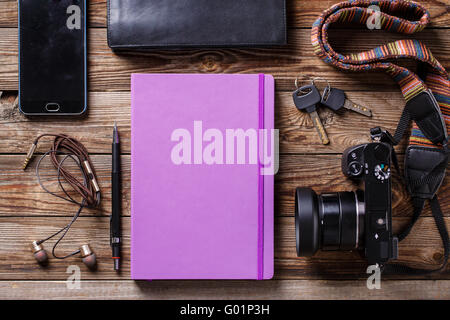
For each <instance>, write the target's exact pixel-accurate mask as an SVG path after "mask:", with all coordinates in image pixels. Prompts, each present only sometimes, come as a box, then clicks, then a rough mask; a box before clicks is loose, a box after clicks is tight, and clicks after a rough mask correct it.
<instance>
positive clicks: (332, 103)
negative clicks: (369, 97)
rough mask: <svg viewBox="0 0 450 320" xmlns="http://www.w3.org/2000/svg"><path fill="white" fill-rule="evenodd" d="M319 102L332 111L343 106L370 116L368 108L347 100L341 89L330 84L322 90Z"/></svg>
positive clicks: (370, 112)
mask: <svg viewBox="0 0 450 320" xmlns="http://www.w3.org/2000/svg"><path fill="white" fill-rule="evenodd" d="M320 103H321V104H323V105H324V106H325V107H327V108H330V109H331V110H333V111H338V110H340V109H341V108H344V109H347V110H351V111H355V112H357V113H359V114H362V115H363V116H366V117H371V116H372V111H371V110H370V109H369V108H366V107H364V106H361V105H359V104H356V103H354V102H352V101H350V100H348V99H347V97H346V96H345V92H344V91H343V90H340V89H336V88H331V87H330V86H328V87H326V88H325V90H324V91H323V94H322V100H321V101H320Z"/></svg>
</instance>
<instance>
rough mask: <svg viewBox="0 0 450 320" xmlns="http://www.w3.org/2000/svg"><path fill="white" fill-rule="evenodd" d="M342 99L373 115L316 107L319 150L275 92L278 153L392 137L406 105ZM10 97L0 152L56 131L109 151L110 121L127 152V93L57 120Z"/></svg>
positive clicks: (102, 95) (2, 116) (287, 98)
mask: <svg viewBox="0 0 450 320" xmlns="http://www.w3.org/2000/svg"><path fill="white" fill-rule="evenodd" d="M321 86H322V85H321ZM394 90H395V88H394ZM347 95H348V98H349V99H351V100H353V101H355V102H358V103H360V104H363V105H366V106H368V107H370V108H372V110H373V113H374V115H373V117H372V118H367V117H364V116H361V115H359V114H357V113H355V112H345V111H344V112H340V113H334V112H332V111H330V110H328V109H324V108H322V109H320V110H319V113H320V117H321V119H322V122H323V123H324V126H325V128H326V130H327V132H328V135H329V138H330V141H331V143H330V145H327V146H324V145H322V144H321V143H320V140H319V137H318V135H317V133H316V131H315V129H314V127H313V125H312V122H311V119H310V118H309V116H308V115H307V114H306V113H303V112H300V111H298V110H297V109H296V108H295V106H294V104H293V101H292V94H291V92H280V91H279V92H277V94H276V107H275V113H276V114H275V121H276V128H277V129H279V130H280V152H281V153H283V154H284V153H301V154H311V153H320V154H329V153H342V152H343V151H344V150H345V149H346V148H348V147H351V146H355V145H357V144H361V143H367V142H369V141H370V137H369V131H370V129H371V128H373V127H376V126H382V127H383V128H386V129H388V130H390V131H391V132H392V133H394V131H395V129H396V127H397V122H398V120H399V119H400V115H401V113H402V110H403V107H404V105H405V101H404V99H403V97H402V96H401V93H400V91H394V92H384V93H383V94H382V95H380V93H377V92H359V91H357V92H354V91H347ZM15 98H16V95H15V94H12V95H7V94H4V99H0V150H1V152H2V153H24V154H26V153H27V152H28V149H29V148H30V145H31V142H32V141H33V139H34V138H35V137H36V136H37V135H38V134H40V133H45V132H53V133H59V132H61V133H65V134H68V135H71V136H73V137H76V138H78V139H80V140H81V141H82V142H83V143H84V144H85V145H86V147H87V148H88V150H89V151H90V152H92V153H110V152H111V135H112V125H113V123H114V121H117V124H118V126H119V127H120V132H121V139H122V152H124V153H130V151H131V145H130V132H131V122H130V94H129V92H92V93H91V94H90V95H89V105H90V108H89V116H88V117H85V118H73V119H72V118H70V119H69V118H67V117H66V118H58V119H57V121H54V120H55V119H53V118H43V119H38V118H27V117H25V116H23V115H22V114H20V112H19V110H18V107H17V105H16V104H15V103H14V101H15ZM188 129H189V128H188ZM48 142H49V141H48V140H47V141H42V144H41V145H40V147H39V150H41V151H44V150H46V149H47V148H48V146H49V144H48ZM169 142H170V141H169V138H168V143H169ZM405 142H406V140H405ZM404 148H405V144H401V145H400V146H399V147H398V148H397V150H398V151H399V152H402V151H403V150H404Z"/></svg>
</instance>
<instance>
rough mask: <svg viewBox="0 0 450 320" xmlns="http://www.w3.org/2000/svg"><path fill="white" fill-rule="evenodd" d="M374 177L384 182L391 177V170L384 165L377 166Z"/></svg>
mask: <svg viewBox="0 0 450 320" xmlns="http://www.w3.org/2000/svg"><path fill="white" fill-rule="evenodd" d="M374 174H375V177H376V178H377V179H378V180H381V181H385V180H387V179H389V178H390V176H391V169H390V168H389V166H388V165H386V164H378V165H376V166H375V172H374Z"/></svg>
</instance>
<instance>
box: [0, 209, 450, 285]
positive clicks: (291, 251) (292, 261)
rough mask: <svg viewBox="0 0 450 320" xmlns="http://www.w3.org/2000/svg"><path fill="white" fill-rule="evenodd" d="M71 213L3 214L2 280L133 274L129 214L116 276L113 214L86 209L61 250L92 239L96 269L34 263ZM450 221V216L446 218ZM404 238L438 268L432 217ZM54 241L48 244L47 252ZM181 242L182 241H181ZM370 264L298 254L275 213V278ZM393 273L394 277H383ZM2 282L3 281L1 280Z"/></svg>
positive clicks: (289, 228)
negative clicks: (75, 270)
mask: <svg viewBox="0 0 450 320" xmlns="http://www.w3.org/2000/svg"><path fill="white" fill-rule="evenodd" d="M68 220H70V218H68V217H0V234H1V235H2V236H1V237H0V254H1V256H2V257H3V259H1V260H0V280H25V279H26V280H64V279H66V278H67V274H66V271H67V267H68V266H69V265H72V264H76V265H78V266H80V268H81V270H82V273H83V274H82V277H83V279H84V280H114V279H129V278H130V218H129V217H125V218H123V219H122V221H123V235H124V246H123V258H124V259H123V268H122V272H121V273H120V274H119V275H118V274H117V273H116V272H115V271H113V268H112V259H111V248H110V246H109V218H108V217H97V216H95V215H94V214H89V213H84V215H83V216H82V217H80V218H79V220H78V221H77V222H76V223H75V224H74V225H73V227H72V228H71V230H70V232H69V233H68V235H67V238H66V239H65V240H64V241H63V242H61V243H60V246H59V247H58V250H57V252H58V253H59V254H60V255H62V254H67V253H70V252H73V251H74V250H76V249H77V247H78V246H79V245H81V244H85V243H89V244H90V246H91V247H92V249H93V250H94V251H95V253H96V255H97V260H98V262H99V263H98V270H97V271H95V272H91V271H88V270H87V269H86V267H85V266H84V265H83V264H82V263H81V260H80V258H79V257H74V258H70V259H67V260H65V261H60V260H55V259H52V260H51V261H50V264H49V266H47V267H45V268H43V267H39V266H38V265H37V264H36V261H35V259H34V257H33V255H32V253H31V250H30V244H31V242H32V241H34V240H39V239H40V238H44V237H46V236H48V235H49V234H52V233H54V232H56V231H57V230H59V229H60V228H61V226H63V225H65V223H67V222H68ZM408 220H409V219H408V218H395V219H394V221H393V225H394V230H395V231H398V230H399V229H400V228H401V227H402V226H403V225H405V223H407V222H408ZM446 222H447V225H448V226H450V218H446ZM414 231H415V232H413V233H412V234H411V236H410V237H408V238H407V239H406V240H404V241H403V242H402V243H401V245H400V252H399V257H400V258H399V262H400V263H407V264H410V265H413V266H421V267H425V268H430V267H433V266H434V267H437V266H439V263H440V261H441V259H442V255H443V250H442V248H441V246H442V245H441V240H440V238H439V235H438V233H437V230H436V228H435V226H434V220H433V218H431V217H423V218H420V220H419V221H418V222H417V226H416V228H415V230H414ZM53 243H54V241H49V242H47V243H46V244H44V246H45V247H46V248H47V250H48V252H49V254H50V252H51V248H52V246H53ZM182 245H183V244H181V243H180V246H182ZM366 268H367V263H366V262H365V261H364V259H363V258H362V256H361V255H360V254H359V252H319V253H317V254H316V255H315V256H314V257H312V258H298V257H297V256H296V249H295V227H294V218H293V217H279V218H276V223H275V270H276V271H275V279H366V278H367V275H366V272H365V271H366ZM384 277H385V278H392V277H393V276H387V275H386V276H384ZM395 278H404V279H413V278H419V279H421V278H422V279H450V267H449V268H448V269H447V271H446V272H443V273H437V274H433V275H431V276H426V277H425V276H417V277H414V276H410V275H407V276H403V277H400V276H395ZM0 282H1V281H0Z"/></svg>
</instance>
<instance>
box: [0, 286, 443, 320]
mask: <svg viewBox="0 0 450 320" xmlns="http://www.w3.org/2000/svg"><path fill="white" fill-rule="evenodd" d="M43 292H45V298H46V299H55V300H56V299H58V300H59V299H62V300H67V299H76V300H89V299H101V300H104V299H106V300H110V299H113V300H119V299H121V300H122V299H123V300H141V299H142V300H167V299H170V300H172V299H179V300H186V299H187V300H210V299H212V300H228V299H231V300H246V299H249V297H251V298H252V299H255V300H283V299H295V300H331V299H333V300H351V299H356V300H360V299H371V300H397V299H413V300H424V299H450V281H448V280H446V281H423V280H422V281H421V280H409V281H408V280H398V281H389V280H386V281H382V283H381V289H380V290H368V289H367V287H366V281H362V280H360V281H328V280H318V281H308V280H289V281H286V280H274V281H251V282H249V281H150V282H149V281H138V282H135V281H83V282H82V284H81V289H80V290H68V289H67V284H66V282H65V281H1V282H0V299H2V300H11V299H42V297H43ZM177 312H178V310H171V311H169V313H168V315H169V314H170V315H174V316H175V315H176V314H177Z"/></svg>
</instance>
